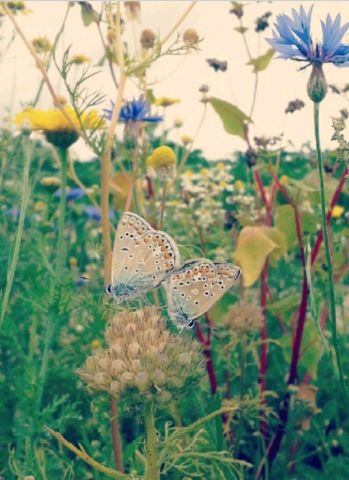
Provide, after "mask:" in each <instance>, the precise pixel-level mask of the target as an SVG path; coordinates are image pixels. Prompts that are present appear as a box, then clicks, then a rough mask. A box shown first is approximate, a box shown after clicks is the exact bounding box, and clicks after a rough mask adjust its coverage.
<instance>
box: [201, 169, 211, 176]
mask: <svg viewBox="0 0 349 480" xmlns="http://www.w3.org/2000/svg"><path fill="white" fill-rule="evenodd" d="M209 173H210V170H209V169H208V168H202V169H201V170H200V174H201V175H203V176H204V177H207V176H208V175H209Z"/></svg>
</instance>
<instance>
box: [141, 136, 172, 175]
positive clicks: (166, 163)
mask: <svg viewBox="0 0 349 480" xmlns="http://www.w3.org/2000/svg"><path fill="white" fill-rule="evenodd" d="M176 161H177V158H176V154H175V152H174V151H173V150H172V148H170V147H168V146H167V145H162V146H161V147H158V148H155V150H154V151H153V153H152V154H151V155H149V156H148V157H147V158H146V161H145V163H146V166H147V168H148V169H149V170H150V171H151V172H154V173H155V176H157V177H158V178H159V180H162V181H166V180H170V179H171V178H174V176H175V174H176Z"/></svg>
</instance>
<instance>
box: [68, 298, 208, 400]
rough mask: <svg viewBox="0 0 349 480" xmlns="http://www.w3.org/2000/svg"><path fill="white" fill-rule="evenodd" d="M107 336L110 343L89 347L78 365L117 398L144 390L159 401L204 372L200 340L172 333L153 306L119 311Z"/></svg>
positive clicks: (89, 380) (94, 386) (96, 386)
mask: <svg viewBox="0 0 349 480" xmlns="http://www.w3.org/2000/svg"><path fill="white" fill-rule="evenodd" d="M105 337H106V341H107V344H108V348H107V349H98V350H96V351H95V352H93V354H92V355H91V356H90V357H88V358H87V360H86V361H85V364H84V366H83V368H81V369H79V370H78V371H77V374H78V375H79V377H80V378H81V380H83V381H84V382H85V383H86V384H87V386H88V388H89V389H90V390H100V391H106V392H109V393H110V394H112V395H113V396H115V397H117V398H120V397H122V396H123V395H124V394H126V393H127V394H128V395H127V399H128V403H130V402H132V398H134V396H135V395H137V392H138V395H140V398H141V399H142V398H143V397H144V396H145V395H146V396H147V397H148V398H149V397H151V398H153V399H154V400H156V399H158V400H159V401H162V402H163V401H168V399H169V398H171V395H173V394H175V395H178V393H180V392H184V391H185V389H186V388H187V387H189V384H192V383H193V382H197V381H198V379H200V378H201V375H202V373H203V357H202V353H201V351H200V347H199V345H198V344H197V343H196V342H193V341H192V340H190V339H183V338H180V337H178V336H176V335H173V334H170V333H169V332H168V331H167V330H166V328H165V322H164V321H163V320H162V318H161V317H160V314H159V311H158V309H157V308H155V307H146V308H144V309H142V310H137V311H135V312H129V311H123V312H121V313H119V314H117V315H116V316H115V317H114V318H113V319H112V320H111V322H110V325H109V326H108V328H107V331H106V334H105ZM183 367H185V368H183ZM165 392H166V393H165ZM130 399H131V400H130ZM135 401H137V402H139V397H138V400H136V399H135Z"/></svg>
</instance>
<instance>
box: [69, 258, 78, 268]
mask: <svg viewBox="0 0 349 480" xmlns="http://www.w3.org/2000/svg"><path fill="white" fill-rule="evenodd" d="M77 264H78V259H77V258H76V257H70V258H69V265H70V266H71V267H76V265H77Z"/></svg>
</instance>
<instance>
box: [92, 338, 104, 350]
mask: <svg viewBox="0 0 349 480" xmlns="http://www.w3.org/2000/svg"><path fill="white" fill-rule="evenodd" d="M101 346H102V344H101V341H100V340H98V338H95V339H93V340H92V342H91V343H90V347H91V348H92V350H97V348H101Z"/></svg>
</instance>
